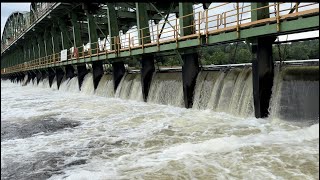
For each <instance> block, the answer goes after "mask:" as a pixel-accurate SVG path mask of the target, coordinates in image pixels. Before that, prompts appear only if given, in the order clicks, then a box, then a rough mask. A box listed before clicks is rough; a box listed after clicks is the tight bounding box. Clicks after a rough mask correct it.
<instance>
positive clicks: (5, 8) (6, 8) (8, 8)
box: [1, 3, 319, 41]
mask: <svg viewBox="0 0 320 180" xmlns="http://www.w3.org/2000/svg"><path fill="white" fill-rule="evenodd" d="M201 9H202V8H201ZM15 11H30V3H1V37H2V32H3V29H4V26H5V23H6V21H7V18H8V17H9V16H10V14H11V13H12V12H15ZM309 37H319V31H318V30H317V31H310V32H306V33H299V34H293V35H289V37H288V40H291V39H301V38H309ZM286 39H287V36H286V35H284V36H280V41H284V40H286Z"/></svg>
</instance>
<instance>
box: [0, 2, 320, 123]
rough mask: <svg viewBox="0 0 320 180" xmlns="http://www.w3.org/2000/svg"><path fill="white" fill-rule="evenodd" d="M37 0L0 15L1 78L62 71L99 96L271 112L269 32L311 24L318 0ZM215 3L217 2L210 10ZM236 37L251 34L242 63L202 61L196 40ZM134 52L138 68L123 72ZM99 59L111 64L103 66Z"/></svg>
mask: <svg viewBox="0 0 320 180" xmlns="http://www.w3.org/2000/svg"><path fill="white" fill-rule="evenodd" d="M38 5H39V7H38ZM40 5H41V4H37V3H35V4H34V3H33V4H32V7H33V8H35V9H32V13H30V14H24V13H19V12H18V13H13V14H12V15H11V17H10V18H9V20H8V21H7V23H6V26H5V30H4V33H3V36H2V41H1V43H2V44H1V78H3V79H10V80H12V81H18V82H24V83H25V84H27V83H30V82H34V80H36V83H37V84H39V83H40V82H44V81H48V83H49V86H50V87H51V86H52V85H55V86H54V87H57V88H58V89H60V88H61V85H62V84H64V82H66V81H67V82H68V83H71V82H72V83H75V82H77V84H78V89H79V90H80V91H87V90H88V89H90V92H95V93H99V94H101V95H104V96H115V97H120V98H124V99H132V98H133V99H135V100H142V101H145V102H155V103H160V104H169V105H175V106H180V107H186V108H195V107H196V108H200V109H202V108H209V109H214V110H217V111H220V110H224V111H227V112H230V113H235V114H242V115H248V114H254V116H255V117H257V118H260V117H267V116H268V115H269V114H270V106H269V105H270V104H272V103H273V101H272V94H273V93H274V92H273V91H274V90H273V89H274V88H275V82H274V81H275V80H277V78H279V75H277V74H275V72H276V70H275V69H274V67H275V65H274V64H275V63H274V61H273V58H272V44H273V43H274V41H275V39H276V37H277V36H279V35H284V34H290V33H296V32H305V31H311V30H318V29H319V21H318V19H319V4H318V3H287V4H286V3H265V2H264V3H246V4H244V3H242V4H240V3H222V4H219V5H216V4H214V3H212V4H210V3H204V4H202V6H203V7H205V8H204V9H203V10H199V8H195V6H194V5H195V4H193V3H174V2H173V3H169V4H160V3H105V4H103V3H100V4H99V3H47V4H45V5H43V6H40ZM288 5H291V7H290V8H288ZM37 7H38V8H37ZM41 8H44V9H41ZM66 9H70V10H69V11H66ZM217 9H220V10H224V11H223V13H222V14H217V13H216V12H217V11H216V10H217ZM225 9H227V10H225ZM170 13H171V15H170ZM172 14H174V16H172ZM243 17H245V18H243ZM26 19H27V20H26ZM13 22H18V23H13ZM239 41H246V42H248V44H250V51H251V54H252V59H251V61H252V66H250V68H249V69H248V68H244V69H240V70H239V69H237V70H236V69H230V70H228V71H225V72H223V73H221V72H220V71H219V72H206V71H203V69H201V66H200V64H199V54H198V50H199V48H200V47H202V46H208V45H215V44H219V43H232V42H239ZM167 54H175V56H176V58H177V60H178V61H180V62H181V66H182V71H181V72H168V73H163V72H159V71H157V70H156V63H155V60H156V59H157V58H158V57H161V56H166V55H167ZM133 59H134V60H135V61H137V62H139V64H140V65H139V67H140V72H141V73H140V74H132V73H128V72H127V71H128V70H127V69H128V68H127V65H128V62H130V61H133ZM105 65H108V66H109V67H111V68H108V70H107V71H106V69H105ZM293 71H297V72H299V73H300V72H306V73H307V72H308V70H306V71H301V70H298V69H296V70H293ZM288 72H292V71H291V70H288ZM299 73H298V74H299ZM307 74H308V73H307ZM75 78H76V80H74V79H75ZM285 79H286V78H285ZM24 80H25V81H24ZM88 81H92V82H90V83H89V82H88ZM316 81H318V79H317V80H316ZM84 84H85V85H84ZM87 84H92V86H93V90H92V89H91V88H89V87H90V86H91V85H87ZM291 86H292V84H290V83H288V84H286V83H284V84H283V85H282V86H281V88H285V87H291ZM277 87H278V86H277ZM311 87H314V85H311V86H310V88H311ZM103 88H106V89H103ZM278 88H280V87H278ZM281 88H280V89H281ZM110 89H111V90H110ZM105 90H108V91H110V92H104V91H105ZM311 91H312V90H311ZM312 92H313V91H312ZM297 93H298V92H297ZM282 102H285V100H283V101H282ZM314 103H316V102H314ZM318 104H319V103H318ZM288 111H289V110H288ZM281 112H283V111H279V112H278V113H280V114H281ZM311 114H312V113H311ZM303 117H304V116H303Z"/></svg>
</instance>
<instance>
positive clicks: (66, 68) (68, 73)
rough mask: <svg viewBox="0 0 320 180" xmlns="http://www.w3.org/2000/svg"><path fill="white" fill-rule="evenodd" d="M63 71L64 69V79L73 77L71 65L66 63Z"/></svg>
mask: <svg viewBox="0 0 320 180" xmlns="http://www.w3.org/2000/svg"><path fill="white" fill-rule="evenodd" d="M65 71H66V79H69V78H70V79H71V78H73V77H74V76H75V75H74V68H73V66H72V65H70V64H69V65H66V67H65Z"/></svg>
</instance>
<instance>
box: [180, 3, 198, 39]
mask: <svg viewBox="0 0 320 180" xmlns="http://www.w3.org/2000/svg"><path fill="white" fill-rule="evenodd" d="M192 5H193V4H192V3H189V2H188V3H186V2H183V3H182V2H180V3H179V17H180V18H179V25H180V36H186V35H190V34H194V29H195V28H194V27H193V21H194V18H193V14H192V13H193V8H192ZM187 26H191V27H187Z"/></svg>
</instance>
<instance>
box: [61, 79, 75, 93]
mask: <svg viewBox="0 0 320 180" xmlns="http://www.w3.org/2000/svg"><path fill="white" fill-rule="evenodd" d="M59 90H61V91H67V92H79V84H78V77H77V76H75V77H73V78H71V79H66V80H65V81H63V82H62V83H61V84H60V88H59Z"/></svg>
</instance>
